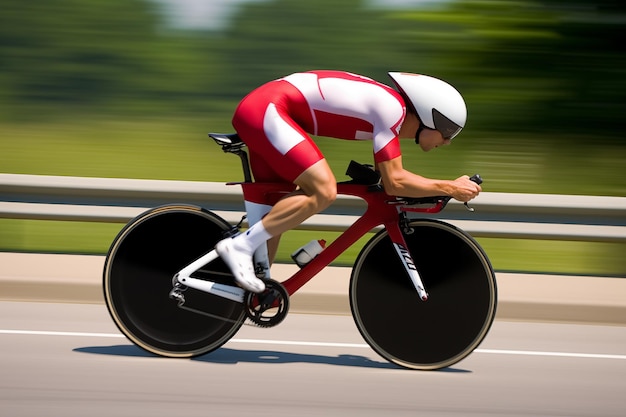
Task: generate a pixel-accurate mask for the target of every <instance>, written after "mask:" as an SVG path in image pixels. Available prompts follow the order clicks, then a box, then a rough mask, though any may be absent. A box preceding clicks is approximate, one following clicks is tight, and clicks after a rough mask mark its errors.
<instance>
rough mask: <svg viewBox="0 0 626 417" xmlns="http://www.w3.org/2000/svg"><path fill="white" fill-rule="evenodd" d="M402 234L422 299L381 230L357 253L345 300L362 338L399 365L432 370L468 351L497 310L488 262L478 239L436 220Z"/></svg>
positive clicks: (474, 344)
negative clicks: (420, 283)
mask: <svg viewBox="0 0 626 417" xmlns="http://www.w3.org/2000/svg"><path fill="white" fill-rule="evenodd" d="M411 227H412V228H413V230H414V233H412V234H409V235H405V240H406V243H407V246H408V249H409V251H410V253H411V255H412V257H413V260H414V262H415V266H416V268H417V270H418V272H419V274H420V277H421V279H422V281H423V283H424V285H425V288H426V290H427V291H428V293H429V298H428V300H427V301H421V300H420V298H419V296H418V295H417V291H416V290H415V288H414V287H413V284H412V282H411V281H410V279H409V277H408V275H407V273H406V271H405V269H404V265H403V264H402V262H401V261H400V259H399V258H398V255H397V253H396V251H395V249H394V247H393V245H392V242H391V239H390V238H389V236H388V234H387V232H386V231H385V230H383V231H381V232H379V233H378V234H376V235H375V236H374V237H373V238H372V239H371V240H370V241H369V242H368V243H367V244H366V245H365V247H364V248H363V250H362V251H361V253H360V254H359V256H358V258H357V261H356V263H355V267H354V268H353V272H352V277H351V280H350V306H351V309H352V315H353V317H354V319H355V322H356V325H357V327H358V329H359V331H360V332H361V334H362V335H363V337H364V339H365V340H366V341H367V343H368V344H369V345H370V346H371V347H372V348H373V349H374V350H375V351H376V352H378V354H380V355H381V356H382V357H384V358H385V359H387V360H389V361H391V362H393V363H396V364H398V365H400V366H403V367H407V368H412V369H421V370H433V369H439V368H443V367H448V366H450V365H452V364H454V363H456V362H458V361H460V360H461V359H463V358H465V357H466V356H467V355H469V354H470V353H471V352H472V351H473V350H474V349H475V348H476V347H477V346H478V345H479V344H480V342H481V341H482V340H483V339H484V337H485V336H486V335H487V332H488V331H489V328H490V327H491V324H492V322H493V319H494V317H495V312H496V304H497V289H496V280H495V274H494V272H493V269H492V267H491V264H490V262H489V260H488V258H487V256H486V255H485V253H484V252H483V250H482V249H481V248H480V246H479V245H478V243H477V242H476V241H475V240H474V239H473V238H472V237H471V236H469V235H468V234H467V233H465V232H463V231H462V230H460V229H458V228H456V227H454V226H452V225H450V224H447V223H444V222H440V221H434V220H418V221H414V222H412V223H411Z"/></svg>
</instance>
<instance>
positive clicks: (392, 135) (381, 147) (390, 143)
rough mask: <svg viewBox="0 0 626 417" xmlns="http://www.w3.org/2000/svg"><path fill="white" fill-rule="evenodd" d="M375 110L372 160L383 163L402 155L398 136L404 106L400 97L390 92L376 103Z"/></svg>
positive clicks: (403, 115)
mask: <svg viewBox="0 0 626 417" xmlns="http://www.w3.org/2000/svg"><path fill="white" fill-rule="evenodd" d="M376 108H377V109H378V110H377V111H376V115H375V118H374V132H373V140H372V142H373V146H374V160H375V161H376V162H384V161H389V160H392V159H394V158H397V157H398V156H400V155H401V154H402V151H401V149H400V139H399V137H398V135H399V133H400V127H401V126H402V122H403V121H404V118H405V117H406V106H405V105H404V101H403V100H402V98H401V97H400V95H399V94H397V93H396V92H395V91H393V90H392V91H390V94H387V95H386V97H385V98H384V99H382V100H380V101H379V102H378V103H377V105H376Z"/></svg>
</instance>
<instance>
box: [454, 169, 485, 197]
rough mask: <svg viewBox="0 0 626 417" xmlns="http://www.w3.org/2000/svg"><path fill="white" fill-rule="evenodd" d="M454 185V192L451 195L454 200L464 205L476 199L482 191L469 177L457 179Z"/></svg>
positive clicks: (464, 176)
mask: <svg viewBox="0 0 626 417" xmlns="http://www.w3.org/2000/svg"><path fill="white" fill-rule="evenodd" d="M452 183H453V185H454V190H453V191H452V194H451V195H452V198H454V199H455V200H459V201H461V202H463V203H465V202H467V201H470V200H471V199H473V198H475V197H476V196H478V194H479V193H480V192H481V191H482V188H481V187H480V185H478V184H476V183H475V182H473V181H472V180H470V178H469V177H468V176H467V175H463V176H462V177H459V178H457V179H456V180H454V181H452Z"/></svg>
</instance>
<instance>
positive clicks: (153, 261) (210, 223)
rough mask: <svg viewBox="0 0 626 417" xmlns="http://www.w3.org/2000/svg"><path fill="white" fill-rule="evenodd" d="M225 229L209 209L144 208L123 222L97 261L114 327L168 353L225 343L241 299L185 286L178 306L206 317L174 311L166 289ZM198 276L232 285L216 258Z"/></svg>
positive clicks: (186, 353)
mask: <svg viewBox="0 0 626 417" xmlns="http://www.w3.org/2000/svg"><path fill="white" fill-rule="evenodd" d="M230 228H231V227H230V225H229V224H228V223H227V222H226V221H225V220H223V219H222V218H220V217H218V216H217V215H215V214H213V213H211V212H209V211H206V210H203V209H201V208H199V207H193V206H179V205H171V206H163V207H159V208H156V209H152V210H149V211H147V212H145V213H143V214H141V215H140V216H138V217H137V218H135V219H134V220H132V221H131V222H130V223H128V225H127V226H126V227H125V228H124V229H123V230H122V231H121V232H120V233H119V234H118V236H117V237H116V239H115V241H114V242H113V244H112V245H111V248H110V250H109V253H108V255H107V258H106V261H105V265H104V279H103V287H104V288H103V289H104V300H105V302H106V305H107V308H108V309H109V313H110V314H111V317H112V318H113V320H114V321H115V324H116V325H117V327H118V328H119V329H120V331H121V332H122V333H124V334H125V335H126V336H127V337H128V338H129V339H130V340H131V341H132V342H134V343H135V344H137V345H138V346H140V347H141V348H143V349H145V350H147V351H149V352H152V353H155V354H158V355H162V356H169V357H191V356H198V355H202V354H204V353H207V352H210V351H212V350H215V349H217V348H218V347H220V346H221V345H223V344H224V343H226V341H228V340H229V339H230V338H231V337H232V336H233V335H234V334H235V333H236V332H237V330H239V328H240V327H241V325H242V323H243V321H244V320H245V309H244V306H243V304H241V303H237V302H234V301H230V300H226V299H224V298H221V297H217V296H214V295H211V294H206V293H203V292H200V291H196V290H193V289H187V291H185V293H184V294H185V299H186V300H187V302H186V303H185V305H190V306H194V307H195V308H197V309H198V310H202V311H205V312H207V313H209V314H211V315H213V316H212V317H210V316H207V315H203V314H198V313H197V312H192V311H189V310H184V309H181V308H179V307H178V306H177V302H176V301H175V300H172V299H170V298H169V293H170V291H171V290H172V278H173V276H174V274H175V273H176V272H178V271H179V270H180V269H182V268H183V267H184V266H186V265H188V264H189V263H191V262H192V261H194V260H196V259H198V258H199V257H200V256H202V255H204V254H205V253H207V252H208V251H210V250H211V249H213V247H214V245H215V243H217V242H218V241H219V240H220V239H222V238H223V236H224V233H225V232H226V231H228V230H229V229H230ZM204 269H206V271H204ZM199 274H204V275H206V276H207V277H209V278H210V279H211V280H214V281H219V280H225V281H228V282H229V283H232V277H229V276H228V275H229V274H230V271H229V269H228V267H227V266H226V265H225V264H224V263H223V262H222V261H221V260H220V259H219V258H218V259H217V260H216V261H213V262H211V263H210V265H207V266H205V268H203V270H202V271H200V272H199ZM198 277H199V278H201V276H198Z"/></svg>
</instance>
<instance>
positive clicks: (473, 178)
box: [463, 174, 483, 212]
mask: <svg viewBox="0 0 626 417" xmlns="http://www.w3.org/2000/svg"><path fill="white" fill-rule="evenodd" d="M470 181H474V182H475V183H476V184H478V185H480V184H482V183H483V179H482V177H481V176H480V174H474V175H472V176H471V177H470ZM463 205H465V208H466V209H467V211H470V212H474V208H473V207H470V206H469V204H468V203H467V201H466V202H465V203H463Z"/></svg>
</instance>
